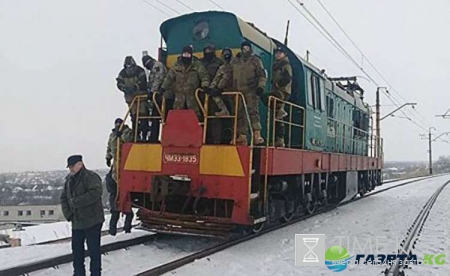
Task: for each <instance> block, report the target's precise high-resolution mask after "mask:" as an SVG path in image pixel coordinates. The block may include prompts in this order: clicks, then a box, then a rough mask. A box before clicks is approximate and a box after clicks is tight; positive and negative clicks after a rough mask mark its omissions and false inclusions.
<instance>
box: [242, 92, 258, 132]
mask: <svg viewBox="0 0 450 276" xmlns="http://www.w3.org/2000/svg"><path fill="white" fill-rule="evenodd" d="M243 94H244V98H245V102H246V103H247V111H248V116H249V117H250V122H251V125H252V130H253V131H255V130H261V118H260V117H259V102H260V99H259V97H258V95H256V93H255V92H254V91H248V92H243ZM247 132H248V120H247V115H246V114H245V108H244V105H243V104H242V102H239V107H238V122H237V135H238V136H239V135H247Z"/></svg>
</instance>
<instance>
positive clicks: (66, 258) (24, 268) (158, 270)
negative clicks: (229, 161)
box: [0, 175, 440, 276]
mask: <svg viewBox="0 0 450 276" xmlns="http://www.w3.org/2000/svg"><path fill="white" fill-rule="evenodd" d="M437 176H440V175H434V176H430V177H421V178H419V179H414V180H411V181H406V180H407V179H403V180H392V181H388V182H383V184H386V183H390V182H394V181H406V182H403V183H400V184H398V185H394V186H391V187H388V188H386V189H382V190H378V191H373V192H369V193H367V194H366V195H364V196H363V197H356V198H354V199H352V200H350V201H347V202H344V203H341V204H336V205H331V206H328V207H324V208H322V209H318V210H316V212H314V213H313V214H308V215H304V216H300V217H298V218H295V219H292V220H291V221H289V222H286V223H283V224H279V225H275V226H273V227H270V228H267V229H263V230H262V231H260V232H259V233H252V234H248V235H245V236H240V237H238V238H233V239H230V240H226V241H224V242H221V243H219V244H217V245H215V246H212V247H209V248H206V249H204V250H200V251H198V252H196V253H193V254H190V255H188V256H185V257H183V258H180V259H177V260H174V261H171V262H168V263H165V264H163V265H160V266H157V267H154V268H152V269H149V270H146V271H143V272H141V273H139V274H137V275H139V276H143V275H161V274H164V273H167V272H169V271H171V270H174V269H176V268H179V267H181V266H184V265H186V264H189V263H191V262H193V261H195V260H196V259H201V258H204V257H206V256H209V255H212V254H214V253H217V252H219V251H222V250H224V249H226V248H229V247H231V246H234V245H237V244H239V243H243V242H245V241H248V240H250V239H253V238H256V237H259V236H261V235H264V234H267V233H269V232H272V231H275V230H278V229H280V228H283V227H285V226H289V225H292V224H295V223H297V222H300V221H302V220H305V219H308V218H310V217H313V216H315V215H318V214H322V213H326V212H328V211H330V210H333V209H335V208H336V207H339V206H344V205H346V204H349V203H351V202H355V201H358V200H361V199H363V198H366V197H369V196H372V195H375V194H378V193H381V192H384V191H387V190H390V189H394V188H397V187H401V186H404V185H408V184H412V183H415V182H418V181H422V180H425V179H429V178H433V177H437ZM158 236H160V235H159V234H153V235H148V236H143V237H139V238H135V239H132V240H126V241H120V242H117V243H111V244H106V245H102V253H103V254H105V253H107V252H111V251H115V250H119V249H123V248H127V247H130V246H134V245H139V244H143V243H148V242H151V241H152V240H154V239H155V238H157V237H158ZM67 240H68V239H61V240H58V242H63V241H67ZM52 243H55V242H52ZM47 244H48V243H47ZM86 254H88V252H87V253H86ZM71 261H72V255H71V254H65V255H61V256H58V257H54V258H49V259H46V260H42V261H36V262H33V263H27V264H23V265H20V266H16V267H11V268H7V269H3V270H0V276H3V275H5V276H6V275H8V276H13V275H27V274H28V273H31V272H34V271H38V270H42V269H46V268H51V267H58V266H59V265H62V264H65V263H70V262H71Z"/></svg>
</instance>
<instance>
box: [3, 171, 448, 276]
mask: <svg viewBox="0 0 450 276" xmlns="http://www.w3.org/2000/svg"><path fill="white" fill-rule="evenodd" d="M447 180H450V176H440V177H436V178H432V179H429V180H422V181H418V182H415V183H413V184H410V185H405V186H403V187H399V188H396V189H392V190H390V191H387V192H385V193H380V194H378V195H374V196H371V197H368V198H366V199H364V200H360V201H357V202H354V203H351V204H348V205H346V206H342V207H339V208H338V209H335V210H333V211H330V212H328V213H325V214H321V215H317V216H315V217H313V218H310V219H307V220H305V221H302V222H299V223H297V224H294V225H292V226H288V227H285V228H283V229H280V230H277V231H274V232H272V233H269V234H266V235H264V236H261V237H259V238H256V239H253V240H251V241H248V242H246V243H243V244H240V245H237V246H234V247H232V248H229V249H227V250H224V251H222V252H219V253H216V254H214V255H211V256H209V257H208V258H204V259H201V260H197V261H196V262H194V263H192V264H190V265H187V266H185V267H182V268H180V269H178V270H176V271H173V272H170V273H168V274H166V275H196V276H199V275H205V276H206V275H208V276H210V275H244V276H245V275H249V276H250V275H252V276H253V275H280V276H281V275H335V274H336V272H332V271H331V270H329V269H328V268H326V267H295V266H294V250H295V247H294V240H295V234H326V248H328V247H330V246H333V245H338V244H339V243H338V239H337V238H336V237H337V236H351V237H353V236H357V237H358V238H360V241H365V238H366V239H367V238H368V237H372V238H373V239H375V238H374V237H375V236H383V237H385V240H384V245H381V246H380V247H379V250H380V254H389V253H392V252H393V251H394V247H395V239H396V237H398V239H401V238H403V235H404V234H405V233H406V230H407V229H408V227H409V226H410V225H411V223H412V222H413V220H414V218H415V217H416V216H417V214H418V212H419V211H420V209H421V208H422V206H423V204H424V203H425V202H426V200H428V198H429V197H430V196H431V194H432V193H433V192H434V191H435V190H436V189H437V188H438V187H439V186H440V185H442V184H443V183H444V182H446V181H447ZM406 181H411V180H401V181H398V182H393V183H388V184H386V185H383V186H381V187H377V189H376V190H381V189H384V188H387V187H390V186H392V185H396V184H399V183H404V182H406ZM449 199H450V187H448V188H446V189H445V190H444V191H443V192H442V194H441V196H440V198H439V199H438V200H437V201H436V204H435V206H434V207H433V210H432V211H431V214H430V216H429V220H428V221H427V224H426V226H425V228H424V231H423V233H422V235H423V236H422V239H421V241H422V240H423V242H424V243H425V242H427V245H426V246H428V247H429V245H432V246H435V247H433V248H435V250H436V251H441V250H442V249H443V243H444V242H443V241H444V240H443V235H444V234H446V232H445V231H444V229H448V227H449V226H450V220H449V219H448V218H447V219H446V220H443V219H442V218H443V217H445V213H446V212H447V210H448V204H449V203H448V202H449ZM447 217H448V216H447ZM433 221H435V222H433ZM145 233H148V232H143V231H134V232H133V233H132V234H131V235H133V236H138V235H143V234H145ZM128 237H131V236H130V235H125V234H123V233H121V234H118V235H117V236H116V237H111V236H105V237H103V238H102V244H105V243H108V242H113V241H114V240H118V239H125V238H128ZM390 240H392V244H389V241H390ZM445 242H447V240H445ZM214 243H217V241H214V240H211V239H207V238H198V237H197V238H196V237H186V236H162V237H161V238H158V239H156V240H155V241H153V242H151V243H149V244H148V245H137V246H133V247H130V248H129V250H125V249H123V250H118V251H114V252H110V253H109V254H108V255H103V256H102V263H103V275H135V274H137V273H139V272H142V271H144V270H147V269H150V268H152V267H155V266H158V265H160V264H163V263H166V262H169V261H172V260H175V259H178V258H181V257H183V256H186V255H189V254H191V253H194V252H196V251H198V250H201V249H204V248H206V247H209V246H212V245H213V244H214ZM346 243H347V242H346V240H344V243H343V244H342V245H343V246H344V247H349V251H350V253H351V254H352V253H354V252H352V249H353V245H354V244H353V240H352V239H350V243H349V246H348V245H346ZM419 244H420V242H419ZM428 244H429V245H428ZM445 248H448V243H446V246H445ZM25 249H26V251H24V250H25ZM69 252H70V243H65V244H54V245H40V246H26V247H22V248H10V249H4V250H0V259H4V258H8V259H9V260H14V263H20V262H24V261H37V260H38V259H40V258H42V257H43V256H44V257H45V258H49V257H52V256H57V255H60V254H65V253H69ZM432 252H433V251H432ZM432 252H430V253H432ZM356 253H367V254H368V253H369V252H361V251H358V252H356ZM8 263H9V264H8V267H9V266H12V265H11V263H10V262H8ZM88 264H89V258H87V259H86V267H87V269H88V267H89V265H88ZM2 266H3V268H5V267H6V266H5V265H4V264H3V262H0V267H2ZM385 268H386V266H366V265H359V266H357V265H350V266H349V267H348V268H347V269H346V270H345V271H344V272H342V275H381V273H380V272H381V271H382V270H384V269H385ZM419 269H422V270H419ZM424 269H426V270H424ZM410 271H411V272H415V274H411V275H450V271H449V267H448V265H444V266H441V267H427V268H425V267H418V266H417V267H414V269H413V270H410ZM71 272H72V266H71V264H66V265H62V266H60V267H59V268H58V269H53V268H51V269H46V270H42V271H38V272H35V273H31V274H30V275H39V276H44V275H55V276H56V275H71ZM408 275H409V271H408Z"/></svg>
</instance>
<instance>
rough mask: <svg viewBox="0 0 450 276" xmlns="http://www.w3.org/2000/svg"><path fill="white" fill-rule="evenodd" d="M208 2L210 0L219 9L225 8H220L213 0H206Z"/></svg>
mask: <svg viewBox="0 0 450 276" xmlns="http://www.w3.org/2000/svg"><path fill="white" fill-rule="evenodd" d="M208 1H209V2H211V3H213V4H214V5H215V6H216V7H218V8H219V9H221V10H223V11H224V10H225V9H224V8H222V7H221V6H220V5H219V4H217V3H216V2H215V1H213V0H208Z"/></svg>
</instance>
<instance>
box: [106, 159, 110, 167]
mask: <svg viewBox="0 0 450 276" xmlns="http://www.w3.org/2000/svg"><path fill="white" fill-rule="evenodd" d="M106 166H108V167H111V159H109V158H108V159H106Z"/></svg>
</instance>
